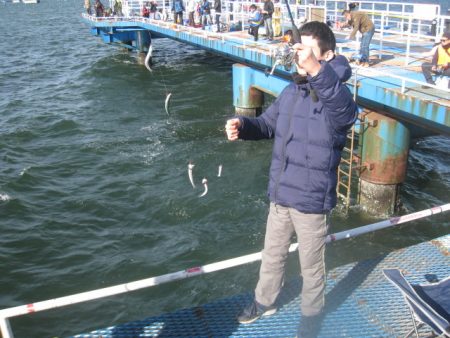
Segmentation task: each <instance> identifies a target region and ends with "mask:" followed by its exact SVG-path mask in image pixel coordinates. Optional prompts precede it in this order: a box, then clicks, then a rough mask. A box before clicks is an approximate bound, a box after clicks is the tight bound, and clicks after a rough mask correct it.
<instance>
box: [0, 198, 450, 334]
mask: <svg viewBox="0 0 450 338" xmlns="http://www.w3.org/2000/svg"><path fill="white" fill-rule="evenodd" d="M449 210H450V203H448V204H444V205H441V206H438V207H434V208H430V209H425V210H422V211H418V212H415V213H412V214H408V215H403V216H399V217H392V218H389V219H387V220H384V221H381V222H377V223H372V224H369V225H365V226H361V227H358V228H355V229H350V230H345V231H341V232H337V233H335V234H331V235H328V236H327V237H326V240H325V243H327V244H328V243H331V242H335V241H339V240H342V239H346V238H353V237H356V236H359V235H362V234H366V233H369V232H372V231H376V230H380V229H384V228H388V227H391V226H396V225H399V224H403V223H407V222H411V221H413V220H417V219H420V218H424V217H427V216H432V215H436V214H439V213H444V212H446V211H449ZM297 248H298V244H297V243H294V244H292V245H291V246H290V247H289V252H293V251H295V250H297ZM258 260H261V252H257V253H253V254H249V255H245V256H241V257H236V258H231V259H227V260H224V261H220V262H216V263H211V264H206V265H203V266H196V267H192V268H189V269H186V270H181V271H177V272H172V273H168V274H165V275H160V276H157V277H151V278H147V279H142V280H138V281H134V282H129V283H125V284H120V285H115V286H110V287H106V288H103V289H97V290H93V291H88V292H82V293H78V294H74V295H70V296H66V297H60V298H54V299H50V300H46V301H41V302H37V303H31V304H27V305H20V306H16V307H12V308H8V309H3V310H0V329H1V333H2V335H3V338H12V337H13V335H12V331H11V328H10V326H9V321H8V318H10V317H16V316H20V315H24V314H29V313H34V312H38V311H44V310H49V309H54V308H59V307H63V306H66V305H71V304H76V303H81V302H85V301H90V300H94V299H99V298H104V297H108V296H113V295H118V294H122V293H128V292H131V291H135V290H139V289H143V288H147V287H151V286H155V285H160V284H164V283H168V282H172V281H175V280H180V279H185V278H190V277H194V276H198V275H203V274H206V273H210V272H215V271H219V270H224V269H228V268H232V267H236V266H239V265H243V264H247V263H252V262H255V261H258Z"/></svg>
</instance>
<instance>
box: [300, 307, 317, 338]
mask: <svg viewBox="0 0 450 338" xmlns="http://www.w3.org/2000/svg"><path fill="white" fill-rule="evenodd" d="M322 320H323V314H322V313H321V314H318V315H316V316H302V317H301V318H300V324H299V326H298V330H297V338H316V337H317V335H318V334H319V331H320V325H321V323H322Z"/></svg>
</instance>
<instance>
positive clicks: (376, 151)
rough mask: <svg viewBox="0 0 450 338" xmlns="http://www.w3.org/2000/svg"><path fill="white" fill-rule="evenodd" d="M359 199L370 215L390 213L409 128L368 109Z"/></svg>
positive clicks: (405, 160)
mask: <svg viewBox="0 0 450 338" xmlns="http://www.w3.org/2000/svg"><path fill="white" fill-rule="evenodd" d="M364 122H365V123H364V125H363V126H362V129H363V133H362V135H361V138H360V143H361V144H362V148H361V149H362V154H361V164H362V165H363V168H362V170H361V174H360V191H359V203H360V204H361V206H363V207H364V208H365V209H366V210H367V211H368V212H369V213H371V214H373V215H391V214H393V213H394V212H395V211H396V209H397V207H398V202H399V188H400V184H401V183H402V182H403V181H404V179H405V177H406V168H407V164H408V152H409V144H410V131H409V129H408V128H406V126H404V125H403V124H402V123H401V122H399V121H396V120H394V119H391V118H389V117H387V116H385V115H382V114H379V113H376V112H370V113H368V114H367V115H365V117H364Z"/></svg>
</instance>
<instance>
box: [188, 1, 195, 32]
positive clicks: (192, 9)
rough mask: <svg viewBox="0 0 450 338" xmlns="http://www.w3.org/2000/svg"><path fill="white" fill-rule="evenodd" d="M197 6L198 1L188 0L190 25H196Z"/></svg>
mask: <svg viewBox="0 0 450 338" xmlns="http://www.w3.org/2000/svg"><path fill="white" fill-rule="evenodd" d="M196 7H197V2H196V1H195V0H188V2H187V12H188V18H189V26H191V27H195V18H194V14H195V9H196Z"/></svg>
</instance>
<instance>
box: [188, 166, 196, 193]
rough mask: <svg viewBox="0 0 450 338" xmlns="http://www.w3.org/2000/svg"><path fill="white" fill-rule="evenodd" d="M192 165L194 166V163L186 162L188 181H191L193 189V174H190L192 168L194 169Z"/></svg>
mask: <svg viewBox="0 0 450 338" xmlns="http://www.w3.org/2000/svg"><path fill="white" fill-rule="evenodd" d="M194 167H195V164H193V163H191V162H189V164H188V175H189V181H190V182H191V184H192V188H194V189H195V184H194V176H193V175H192V169H194Z"/></svg>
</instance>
